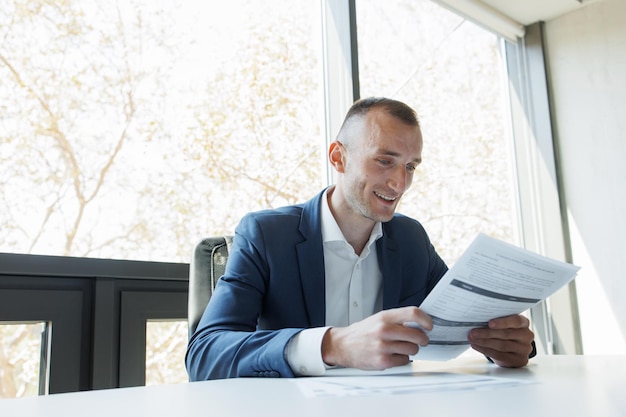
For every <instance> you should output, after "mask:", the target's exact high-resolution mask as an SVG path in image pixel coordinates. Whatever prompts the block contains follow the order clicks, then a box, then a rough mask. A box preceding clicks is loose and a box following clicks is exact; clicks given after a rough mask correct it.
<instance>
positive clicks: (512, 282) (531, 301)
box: [407, 234, 580, 360]
mask: <svg viewBox="0 0 626 417" xmlns="http://www.w3.org/2000/svg"><path fill="white" fill-rule="evenodd" d="M579 269H580V268H579V267H577V266H574V265H571V264H568V263H565V262H561V261H557V260H554V259H550V258H547V257H545V256H541V255H537V254H536V253H533V252H530V251H527V250H525V249H522V248H518V247H517V246H514V245H511V244H509V243H506V242H503V241H501V240H498V239H494V238H492V237H489V236H487V235H484V234H479V235H478V236H477V237H476V238H475V239H474V241H473V242H472V243H471V244H470V246H469V247H468V248H467V250H466V251H465V253H463V255H462V256H461V258H460V259H459V260H458V261H457V262H456V263H455V264H454V266H453V267H452V268H451V269H450V270H449V271H448V272H447V273H446V274H445V275H444V276H443V277H442V278H441V280H440V281H439V283H438V284H437V285H436V286H435V288H434V289H433V290H432V291H431V293H430V294H429V295H428V296H427V297H426V299H425V300H424V302H423V303H422V304H421V305H420V308H421V309H422V310H424V312H426V313H428V314H429V315H430V316H431V317H432V319H433V329H432V331H430V332H427V334H428V337H429V338H430V342H429V344H428V346H425V347H422V348H420V351H419V352H418V354H417V355H415V356H413V357H412V359H416V360H448V359H452V358H455V357H457V356H458V355H460V354H461V353H463V352H464V351H465V350H467V349H468V348H469V343H468V341H467V335H468V333H469V331H470V330H471V329H473V328H476V327H486V326H487V322H488V321H489V320H491V319H493V318H497V317H504V316H509V315H512V314H520V313H522V312H524V311H526V310H528V309H529V308H531V307H533V306H534V305H536V304H538V303H539V302H541V301H542V300H544V299H545V298H547V297H549V296H550V295H552V294H553V293H555V292H556V291H557V290H558V289H559V288H561V287H563V286H564V285H565V284H567V283H568V282H570V281H571V280H572V279H574V277H575V276H576V273H577V271H578V270H579ZM407 325H410V326H417V327H419V326H418V325H417V324H416V323H407Z"/></svg>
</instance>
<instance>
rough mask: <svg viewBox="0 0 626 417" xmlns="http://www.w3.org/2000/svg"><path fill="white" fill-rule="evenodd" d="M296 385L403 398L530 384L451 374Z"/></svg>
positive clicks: (317, 391)
mask: <svg viewBox="0 0 626 417" xmlns="http://www.w3.org/2000/svg"><path fill="white" fill-rule="evenodd" d="M294 382H295V383H297V384H298V386H299V388H300V390H301V391H302V393H303V394H304V395H305V396H307V397H347V396H361V395H364V396H372V395H380V394H383V395H401V394H413V393H420V392H433V391H438V392H440V391H455V390H478V389H495V388H504V387H512V386H517V385H521V384H528V383H530V382H529V381H522V380H515V379H510V378H499V377H493V376H486V375H475V374H456V373H451V372H419V373H417V372H416V373H410V374H404V375H379V376H358V377H351V376H345V377H342V376H339V377H314V378H296V379H295V380H294Z"/></svg>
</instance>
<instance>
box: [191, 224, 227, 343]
mask: <svg viewBox="0 0 626 417" xmlns="http://www.w3.org/2000/svg"><path fill="white" fill-rule="evenodd" d="M232 242H233V237H232V236H216V237H209V238H206V239H202V240H201V241H200V242H199V243H198V244H197V245H196V247H195V248H194V251H193V255H192V257H191V262H190V264H189V301H188V305H187V319H188V321H189V337H190V338H191V335H192V334H193V333H194V332H195V331H196V327H198V322H199V321H200V318H201V317H202V314H203V313H204V309H205V308H206V306H207V304H208V303H209V299H210V298H211V295H212V294H213V288H215V285H216V284H217V281H218V280H219V279H220V277H221V276H222V275H224V270H225V269H226V261H228V253H229V252H230V245H231V244H232Z"/></svg>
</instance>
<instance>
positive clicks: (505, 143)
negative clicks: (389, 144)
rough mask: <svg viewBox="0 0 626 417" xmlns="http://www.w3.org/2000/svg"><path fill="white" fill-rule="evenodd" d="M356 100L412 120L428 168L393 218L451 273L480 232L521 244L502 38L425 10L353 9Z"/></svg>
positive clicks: (401, 3)
mask: <svg viewBox="0 0 626 417" xmlns="http://www.w3.org/2000/svg"><path fill="white" fill-rule="evenodd" d="M356 16H357V35H358V52H359V54H358V62H359V84H360V90H361V96H362V97H366V96H370V95H377V96H391V97H394V98H397V99H400V100H402V101H405V102H407V103H409V104H411V105H412V107H413V108H415V109H416V110H417V112H418V117H419V118H420V123H421V127H422V134H423V137H424V150H423V158H424V162H423V163H422V165H420V167H418V169H417V171H416V173H415V176H414V180H413V185H412V188H411V189H410V190H409V191H408V193H407V194H406V195H405V196H404V197H403V200H402V202H401V206H400V207H399V208H398V211H400V212H402V213H405V214H408V215H410V216H412V217H414V218H416V219H418V220H420V221H421V222H422V223H423V224H424V226H425V227H426V229H427V231H428V233H429V234H430V236H431V239H432V240H433V243H434V244H435V246H436V247H437V249H438V251H439V252H440V254H441V255H442V257H443V258H444V259H445V260H446V261H447V262H448V263H449V264H450V265H451V264H453V263H454V261H455V260H456V259H457V257H458V256H459V255H460V254H461V253H462V252H463V250H464V249H465V248H466V247H467V246H468V244H469V243H470V242H471V240H472V239H473V238H474V237H475V236H476V234H477V233H479V232H484V233H487V234H489V235H491V236H493V237H496V238H499V239H503V240H506V241H510V242H512V243H516V244H518V243H519V241H518V231H517V224H518V221H517V209H516V207H517V204H516V200H515V183H514V180H515V179H514V176H513V175H514V169H513V166H514V165H513V152H512V147H511V137H510V134H509V132H510V130H511V128H510V124H509V117H508V116H507V114H508V104H507V102H506V83H505V82H504V80H505V79H506V72H505V69H504V60H503V58H502V56H501V54H500V42H501V41H500V39H499V38H498V36H496V35H494V34H492V33H490V32H488V31H486V30H484V29H482V28H480V27H478V26H476V25H475V24H473V23H471V22H469V21H467V20H465V19H464V18H462V17H460V16H459V15H457V14H455V13H452V12H450V11H449V10H447V9H444V8H442V7H440V6H438V5H437V4H435V3H434V2H432V1H429V0H420V1H415V0H411V1H408V0H393V1H387V2H384V3H381V2H378V1H375V0H358V1H357V2H356Z"/></svg>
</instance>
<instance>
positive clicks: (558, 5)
mask: <svg viewBox="0 0 626 417" xmlns="http://www.w3.org/2000/svg"><path fill="white" fill-rule="evenodd" d="M480 1H482V2H483V3H485V4H487V5H489V6H490V7H491V8H493V9H496V10H498V11H499V12H501V13H502V14H504V15H506V16H508V17H510V18H511V19H513V20H515V21H516V22H519V23H521V24H523V25H529V24H531V23H535V22H538V21H544V22H545V21H548V20H552V19H554V18H556V17H559V16H561V15H564V14H565V13H568V12H571V11H573V10H576V9H579V8H581V7H584V6H585V5H587V4H589V3H592V2H595V1H600V0H480Z"/></svg>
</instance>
